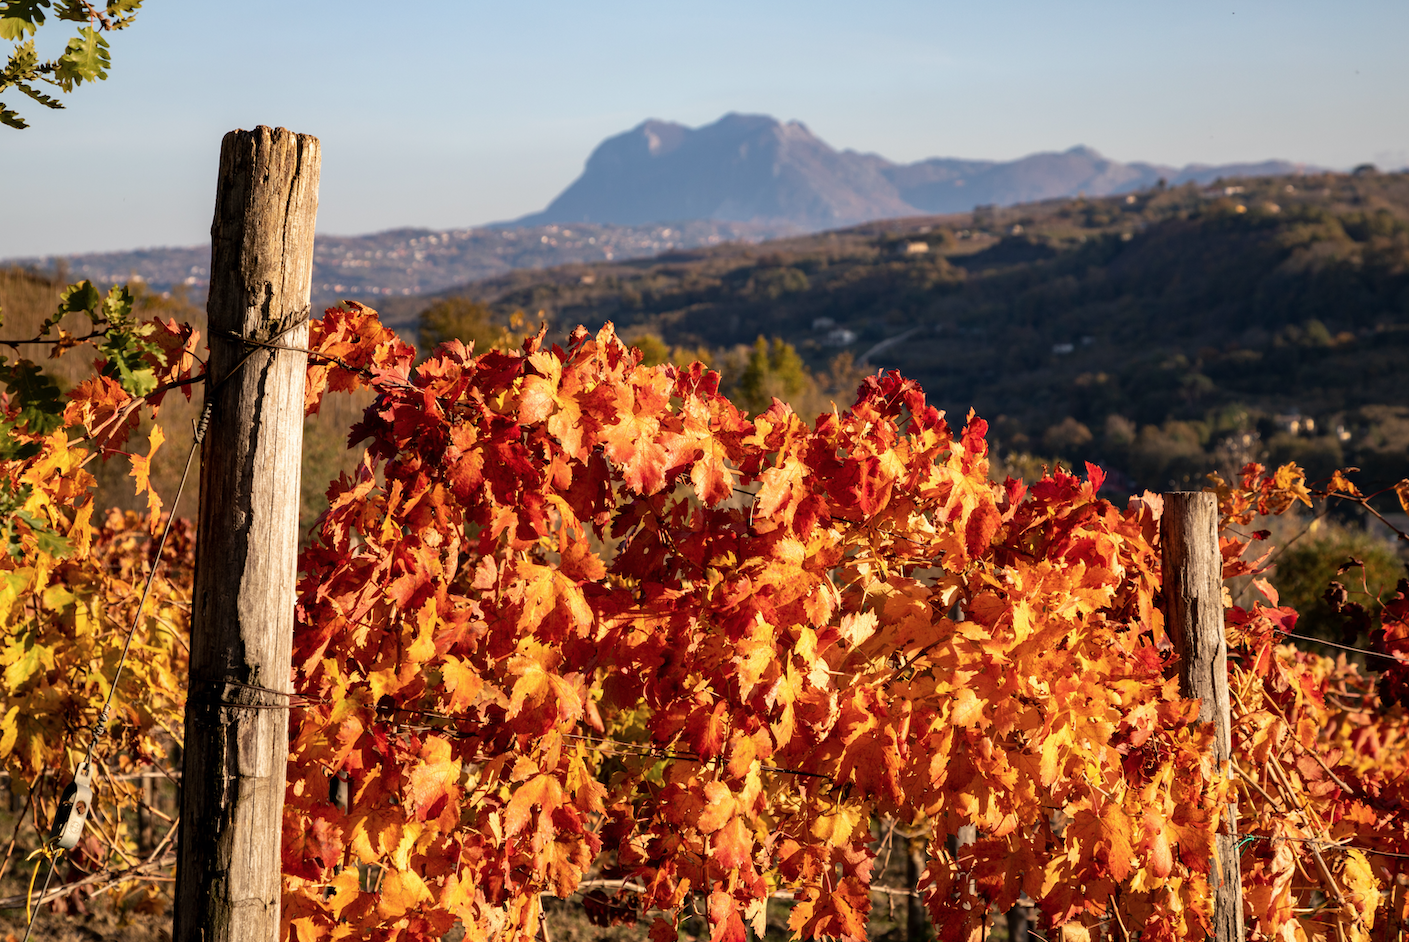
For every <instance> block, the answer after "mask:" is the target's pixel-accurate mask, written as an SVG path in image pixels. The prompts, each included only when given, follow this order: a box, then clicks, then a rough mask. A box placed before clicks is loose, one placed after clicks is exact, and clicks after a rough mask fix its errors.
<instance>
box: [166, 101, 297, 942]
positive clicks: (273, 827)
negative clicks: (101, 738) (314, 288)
mask: <svg viewBox="0 0 1409 942" xmlns="http://www.w3.org/2000/svg"><path fill="white" fill-rule="evenodd" d="M318 171H319V145H318V139H317V138H315V137H311V136H309V135H306V134H294V133H292V132H291V131H287V130H284V129H283V128H278V129H270V128H266V127H258V128H255V129H254V130H253V131H231V132H230V133H229V134H227V135H225V139H224V141H223V142H222V144H221V148H220V180H219V183H218V185H217V189H216V195H215V221H214V222H213V223H212V224H211V233H210V234H211V278H210V300H209V302H208V304H207V310H208V312H209V315H210V362H209V372H208V377H209V378H208V380H207V384H206V390H205V395H206V403H207V405H209V406H210V407H211V413H210V417H209V418H210V424H209V430H208V432H207V433H206V437H205V442H204V447H203V450H202V453H201V494H200V497H201V505H200V514H199V518H198V519H199V529H198V530H197V534H196V576H195V590H194V599H193V601H192V627H191V672H190V681H189V685H188V694H187V703H186V742H185V761H184V768H183V787H182V790H181V833H180V850H179V858H178V863H177V868H176V879H177V884H176V911H175V927H174V938H175V939H176V940H177V942H266V940H267V942H274V940H276V939H277V938H278V934H279V893H280V862H279V858H280V853H279V849H280V823H281V819H282V816H283V808H284V778H285V765H286V763H287V761H288V751H289V744H288V722H289V716H288V705H289V700H288V695H287V691H288V689H289V675H290V668H289V662H290V656H291V654H290V652H291V648H292V643H293V617H294V592H295V577H296V566H297V552H298V504H299V464H300V458H301V456H302V451H303V383H304V369H305V359H306V358H305V357H304V356H303V355H302V354H299V353H295V352H290V351H276V350H271V349H268V348H267V347H260V346H256V345H254V344H251V343H249V342H247V340H246V338H247V339H248V340H254V341H259V342H262V343H266V344H268V343H277V344H281V345H285V346H293V347H303V346H306V345H307V339H308V326H307V317H308V311H309V287H310V282H311V278H312V270H313V224H314V219H315V216H316V214H317V209H318Z"/></svg>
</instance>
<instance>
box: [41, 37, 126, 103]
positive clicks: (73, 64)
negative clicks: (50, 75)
mask: <svg viewBox="0 0 1409 942" xmlns="http://www.w3.org/2000/svg"><path fill="white" fill-rule="evenodd" d="M54 65H55V68H54V82H55V83H56V84H57V85H58V86H59V87H60V88H62V89H63V90H64V91H66V92H71V91H73V88H74V86H75V85H81V84H83V83H84V82H92V81H96V80H98V79H105V78H107V77H108V72H107V70H108V68H109V67H110V66H111V65H112V60H111V59H110V58H109V56H108V41H107V40H106V39H104V38H103V37H102V36H101V35H99V33H98V31H97V30H96V29H94V28H93V27H91V26H85V27H83V28H82V29H80V30H79V31H78V35H77V36H75V37H73V38H72V39H70V40H69V41H68V47H67V48H65V49H64V54H63V55H61V56H59V58H58V60H57V61H56V62H55V63H54Z"/></svg>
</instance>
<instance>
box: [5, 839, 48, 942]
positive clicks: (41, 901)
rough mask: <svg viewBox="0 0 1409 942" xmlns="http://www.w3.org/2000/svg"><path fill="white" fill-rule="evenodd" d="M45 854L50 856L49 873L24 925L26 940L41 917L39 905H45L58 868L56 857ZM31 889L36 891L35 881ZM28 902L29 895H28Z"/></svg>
mask: <svg viewBox="0 0 1409 942" xmlns="http://www.w3.org/2000/svg"><path fill="white" fill-rule="evenodd" d="M45 856H46V857H48V858H49V875H48V876H47V877H45V878H44V889H42V890H40V891H39V899H37V900H35V902H34V904H33V906H32V907H31V909H30V911H29V924H28V925H26V926H25V927H24V942H29V934H30V933H31V932H33V931H34V920H36V919H38V918H39V907H40V906H43V905H44V896H45V894H46V893H48V892H49V883H50V881H52V880H53V879H54V871H55V870H56V869H57V862H56V861H55V859H54V858H53V857H49V855H47V854H46V855H45ZM29 891H30V893H33V892H34V884H33V883H30V885H29ZM26 902H28V897H26ZM12 938H13V937H12Z"/></svg>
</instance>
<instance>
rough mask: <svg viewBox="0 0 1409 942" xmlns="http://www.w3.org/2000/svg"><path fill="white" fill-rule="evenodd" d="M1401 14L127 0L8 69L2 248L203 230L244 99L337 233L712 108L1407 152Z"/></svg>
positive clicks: (427, 207)
mask: <svg viewBox="0 0 1409 942" xmlns="http://www.w3.org/2000/svg"><path fill="white" fill-rule="evenodd" d="M46 33H48V34H50V35H51V41H52V42H57V43H59V44H60V45H61V44H62V39H63V36H62V35H61V31H60V30H57V29H54V28H53V27H50V28H49V29H48V30H46ZM1406 42H1409V3H1405V2H1403V0H1362V2H1342V3H1329V2H1319V3H1310V2H1297V0H1280V2H1256V3H1244V2H1237V0H1224V2H1217V3H1208V2H1203V0H1181V2H1178V3H1164V2H1139V3H1135V2H1129V0H1122V2H1097V0H1066V2H1062V0H1056V2H1054V0H1046V2H1027V0H989V2H986V3H973V2H970V3H967V4H958V3H951V2H947V0H929V2H917V0H870V2H867V3H861V2H850V3H842V2H831V0H807V2H794V0H749V2H738V0H711V2H709V3H681V2H672V0H654V2H630V0H595V2H592V3H581V2H578V3H568V2H563V0H517V2H512V3H510V2H502V0H501V2H496V3H485V2H480V0H422V2H419V3H416V4H398V3H385V2H381V3H368V2H363V0H340V2H331V0H277V2H276V0H241V2H240V3H238V4H234V3H220V4H217V3H211V2H207V0H146V3H145V4H144V6H143V10H142V13H141V14H140V16H139V17H138V19H137V22H136V24H135V25H134V26H133V27H132V28H131V29H129V30H127V31H126V32H123V33H120V34H117V35H115V36H114V37H113V38H112V43H113V68H112V72H111V76H110V78H109V79H108V81H106V82H102V83H98V84H96V85H91V86H84V87H83V88H80V89H79V90H78V91H77V92H75V93H74V94H73V95H71V96H68V99H67V101H68V105H69V107H68V109H67V110H65V111H60V112H43V111H40V110H39V109H36V108H34V107H29V106H28V105H24V104H22V103H21V101H20V100H19V99H18V98H16V96H14V95H9V96H7V98H6V103H7V104H8V105H9V106H11V107H16V106H20V108H21V111H22V112H23V113H24V114H25V116H26V117H27V118H29V119H30V121H31V123H32V125H33V126H32V127H31V128H30V129H29V130H26V131H11V130H8V129H3V128H0V181H4V184H5V185H4V190H3V194H4V195H3V197H0V258H7V257H18V256H33V255H46V254H59V253H74V252H84V251H101V250H110V249H130V248H138V247H143V246H156V245H188V244H197V243H200V242H203V241H205V240H206V238H207V232H208V229H209V225H210V215H211V210H212V207H213V196H214V182H215V181H214V175H215V171H216V163H217V158H218V155H219V148H220V138H221V136H222V135H223V134H224V133H225V132H226V131H228V130H230V129H232V128H236V127H251V126H253V125H256V124H269V125H283V126H286V127H289V128H292V129H294V130H296V131H302V132H307V133H312V134H316V135H318V136H319V137H320V138H321V139H322V142H323V182H322V194H321V205H320V210H319V229H320V231H323V232H329V233H336V234H340V235H351V234H359V233H365V232H372V231H377V230H381V229H388V228H393V227H396V226H403V225H411V226H428V227H435V228H449V227H456V226H467V225H474V224H479V223H484V222H490V221H495V220H501V219H508V218H513V217H515V216H518V215H522V214H524V213H528V212H532V211H534V210H537V209H540V208H542V207H543V206H544V205H545V204H546V203H547V202H548V201H549V200H550V199H552V198H553V196H555V195H556V194H557V193H558V192H559V191H560V190H561V189H562V188H563V187H564V186H566V185H567V184H568V183H569V182H571V181H572V179H573V178H574V177H576V175H577V174H578V173H579V172H580V170H581V168H582V163H583V161H584V160H585V159H586V157H587V155H588V153H589V152H590V151H591V149H592V148H593V147H594V146H595V145H596V144H597V143H598V142H599V141H600V140H601V139H602V138H604V137H606V136H608V135H611V134H614V133H617V132H620V131H623V130H626V129H627V128H630V127H632V126H634V125H636V124H638V123H639V122H641V121H642V120H644V119H646V118H650V117H655V118H663V119H668V120H675V121H681V122H684V123H686V124H690V125H700V124H705V123H708V122H710V121H713V120H715V119H716V118H718V117H719V116H720V115H721V114H723V113H725V112H727V111H746V112H761V113H767V114H772V115H774V116H776V117H778V118H782V119H785V120H787V119H796V120H800V121H802V122H804V123H805V124H807V125H808V126H809V127H810V128H811V129H812V130H813V131H814V132H815V133H816V134H818V135H819V136H820V137H822V138H823V139H824V140H826V141H828V142H829V143H831V144H832V145H833V146H836V147H849V148H854V149H857V150H864V151H873V152H876V153H879V154H882V155H884V156H886V157H889V158H891V159H893V160H916V159H920V158H923V157H930V156H956V157H986V158H1000V159H1006V158H1014V157H1019V156H1022V155H1024V154H1028V153H1032V152H1035V151H1042V150H1064V149H1066V148H1068V147H1071V146H1072V145H1075V144H1086V145H1089V146H1091V147H1094V148H1096V149H1097V150H1099V151H1101V152H1102V153H1105V154H1107V155H1109V156H1111V157H1115V158H1117V159H1121V160H1148V161H1156V162H1162V163H1169V164H1184V163H1188V162H1195V161H1197V162H1203V163H1222V162H1228V161H1238V160H1260V159H1265V158H1270V157H1280V158H1286V159H1290V160H1298V161H1305V162H1309V163H1314V164H1320V165H1323V166H1330V167H1338V168H1348V167H1351V166H1354V165H1355V164H1358V163H1361V162H1364V161H1375V162H1378V163H1379V164H1381V165H1382V166H1402V165H1405V164H1409V56H1406V55H1405V54H1404V49H1405V48H1406Z"/></svg>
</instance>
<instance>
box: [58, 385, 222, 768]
mask: <svg viewBox="0 0 1409 942" xmlns="http://www.w3.org/2000/svg"><path fill="white" fill-rule="evenodd" d="M210 410H211V403H210V401H209V400H207V402H206V404H205V408H204V409H203V410H202V411H201V418H200V422H199V423H198V424H197V425H196V433H195V436H194V437H193V439H192V441H191V448H190V450H189V451H187V452H186V466H185V467H184V468H183V469H182V470H181V483H180V484H178V485H176V497H175V498H174V499H173V500H172V501H171V511H170V513H168V514H167V518H166V526H165V527H164V528H163V529H162V531H161V541H160V542H159V543H158V544H157V551H156V555H155V556H154V557H153V558H152V571H151V572H149V573H148V574H147V584H146V585H145V586H143V588H142V600H141V601H140V602H138V603H137V613H136V614H135V615H133V616H132V627H130V628H128V629H127V638H126V640H125V641H123V644H122V654H121V656H119V657H118V659H117V670H115V671H113V679H112V683H111V684H109V685H108V695H107V698H106V699H105V700H104V701H103V709H102V710H100V711H99V713H98V722H97V725H96V726H95V727H94V730H93V738H92V739H91V740H90V741H89V743H88V753H87V754H86V755H85V756H84V757H83V766H82V768H84V769H87V768H89V767H90V766H91V765H92V763H93V753H94V752H95V751H96V750H97V748H98V742H99V741H100V740H101V739H102V738H103V735H104V733H106V732H107V726H108V716H109V710H110V709H111V707H112V702H113V694H115V693H116V692H117V684H118V681H119V680H121V679H122V669H123V667H125V666H126V665H127V654H128V651H130V650H131V648H132V639H133V637H135V636H136V634H137V626H138V625H139V624H141V623H142V611H143V609H145V608H146V607H147V598H148V596H150V595H151V592H152V584H153V583H154V582H156V578H157V571H158V570H159V569H161V555H162V553H163V552H165V550H166V539H167V537H169V536H170V535H171V528H172V526H173V525H174V524H175V523H176V507H177V505H178V504H180V503H181V492H182V491H183V490H184V489H185V487H186V479H187V478H188V477H189V476H190V474H191V462H192V461H193V460H194V459H195V456H196V449H198V448H200V446H201V442H202V441H204V440H205V433H206V430H207V429H208V428H209V427H210Z"/></svg>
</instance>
